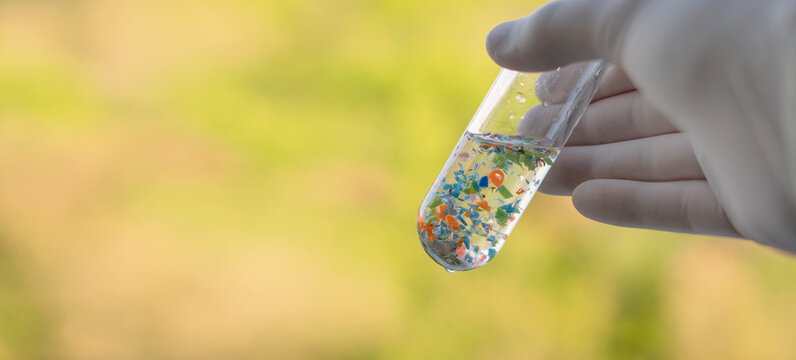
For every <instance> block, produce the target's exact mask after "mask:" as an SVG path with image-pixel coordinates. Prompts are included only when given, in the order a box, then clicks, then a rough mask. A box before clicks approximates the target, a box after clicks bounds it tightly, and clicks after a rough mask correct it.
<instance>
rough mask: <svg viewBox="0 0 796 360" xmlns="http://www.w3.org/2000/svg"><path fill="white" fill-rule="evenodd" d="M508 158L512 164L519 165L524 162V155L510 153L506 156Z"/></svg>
mask: <svg viewBox="0 0 796 360" xmlns="http://www.w3.org/2000/svg"><path fill="white" fill-rule="evenodd" d="M505 156H506V158H507V159H509V160H510V161H511V162H512V163H515V164H518V163H520V162H521V161H522V156H523V155H522V154H520V153H517V152H509V153H506V154H505Z"/></svg>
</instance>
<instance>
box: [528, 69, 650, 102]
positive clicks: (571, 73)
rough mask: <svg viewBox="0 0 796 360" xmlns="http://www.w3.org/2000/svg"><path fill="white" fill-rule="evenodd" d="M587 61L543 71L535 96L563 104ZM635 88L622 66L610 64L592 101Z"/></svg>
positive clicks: (541, 99) (537, 83) (544, 100)
mask: <svg viewBox="0 0 796 360" xmlns="http://www.w3.org/2000/svg"><path fill="white" fill-rule="evenodd" d="M586 64H588V63H576V64H571V65H567V66H564V67H562V68H559V69H556V70H553V71H548V72H544V73H542V74H540V75H539V80H537V81H536V97H538V98H539V100H540V101H542V102H543V103H546V104H563V103H564V102H565V101H566V100H567V97H568V96H569V94H570V93H571V92H572V90H573V88H574V87H575V84H576V83H577V81H578V79H580V77H581V75H583V70H584V69H585V67H586ZM632 90H635V86H634V85H633V83H632V82H631V81H630V78H628V77H627V74H625V72H624V70H622V68H620V67H618V66H616V65H611V66H610V67H609V68H608V70H607V73H606V74H605V78H604V79H603V81H602V84H601V85H600V88H599V89H598V90H597V94H596V95H595V96H594V99H593V100H592V102H594V101H599V100H601V99H604V98H607V97H610V96H616V95H619V94H623V93H626V92H629V91H632Z"/></svg>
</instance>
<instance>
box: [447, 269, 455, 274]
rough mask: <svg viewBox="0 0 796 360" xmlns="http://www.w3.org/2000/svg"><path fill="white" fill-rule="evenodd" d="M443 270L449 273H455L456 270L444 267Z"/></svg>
mask: <svg viewBox="0 0 796 360" xmlns="http://www.w3.org/2000/svg"><path fill="white" fill-rule="evenodd" d="M445 271H447V272H449V273H451V274H453V273H455V272H456V270H451V269H445Z"/></svg>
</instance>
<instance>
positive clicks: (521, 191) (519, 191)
mask: <svg viewBox="0 0 796 360" xmlns="http://www.w3.org/2000/svg"><path fill="white" fill-rule="evenodd" d="M524 192H525V189H523V188H520V189H519V190H517V195H519V194H522V193H524Z"/></svg>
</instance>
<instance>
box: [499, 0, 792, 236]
mask: <svg viewBox="0 0 796 360" xmlns="http://www.w3.org/2000/svg"><path fill="white" fill-rule="evenodd" d="M487 49H488V52H489V54H490V56H492V58H493V59H494V60H495V61H496V62H497V63H498V64H500V65H502V66H504V67H507V68H510V69H515V70H520V71H545V70H551V69H554V68H556V67H559V66H564V65H567V64H570V63H574V62H578V61H583V60H589V59H596V58H603V59H606V60H607V61H609V62H611V63H613V64H617V65H618V66H616V67H614V68H613V69H612V70H611V71H610V73H609V74H608V76H607V78H606V80H605V82H604V83H603V86H602V88H601V90H600V93H598V97H597V100H596V101H595V102H593V103H592V104H591V105H590V106H589V109H588V110H587V112H586V114H585V115H584V118H583V119H582V120H581V124H580V125H578V127H577V128H576V130H575V132H574V133H573V136H572V137H571V139H570V143H569V145H568V147H567V148H565V149H564V151H562V154H561V155H560V157H559V160H558V161H557V162H556V165H555V166H553V169H552V170H551V172H550V174H549V175H548V179H547V180H546V181H545V183H544V185H543V188H542V190H543V191H547V192H551V193H556V194H570V193H571V194H572V196H573V202H574V204H575V206H576V208H577V209H578V210H579V211H580V212H581V213H582V214H584V215H585V216H587V217H590V218H593V219H596V220H598V221H603V222H606V223H611V224H616V225H622V226H631V227H643V228H653V229H661V230H670V231H681V232H693V233H703V234H715V235H727V236H737V237H743V238H747V239H752V240H755V241H757V242H760V243H762V244H766V245H770V246H773V247H777V248H780V249H784V250H786V251H790V252H796V2H793V1H784V0H783V1H776V0H757V1H749V0H558V1H555V2H552V3H550V4H547V5H546V6H544V7H542V8H541V9H539V10H538V11H537V12H535V13H533V14H531V15H529V16H527V17H525V18H522V19H519V20H516V21H512V22H508V23H504V24H501V25H499V26H497V27H496V28H495V29H493V30H492V32H491V33H490V34H489V36H488V37H487ZM566 73H567V68H564V69H563V70H562V72H561V74H560V76H558V77H559V78H565V77H566ZM556 81H557V80H556V79H548V81H544V82H542V83H549V88H547V89H544V88H543V89H540V90H541V91H540V92H539V93H540V97H545V96H547V97H548V98H549V99H550V100H554V99H555V98H556V94H555V88H556V87H555V82H556ZM559 81H560V80H559Z"/></svg>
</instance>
